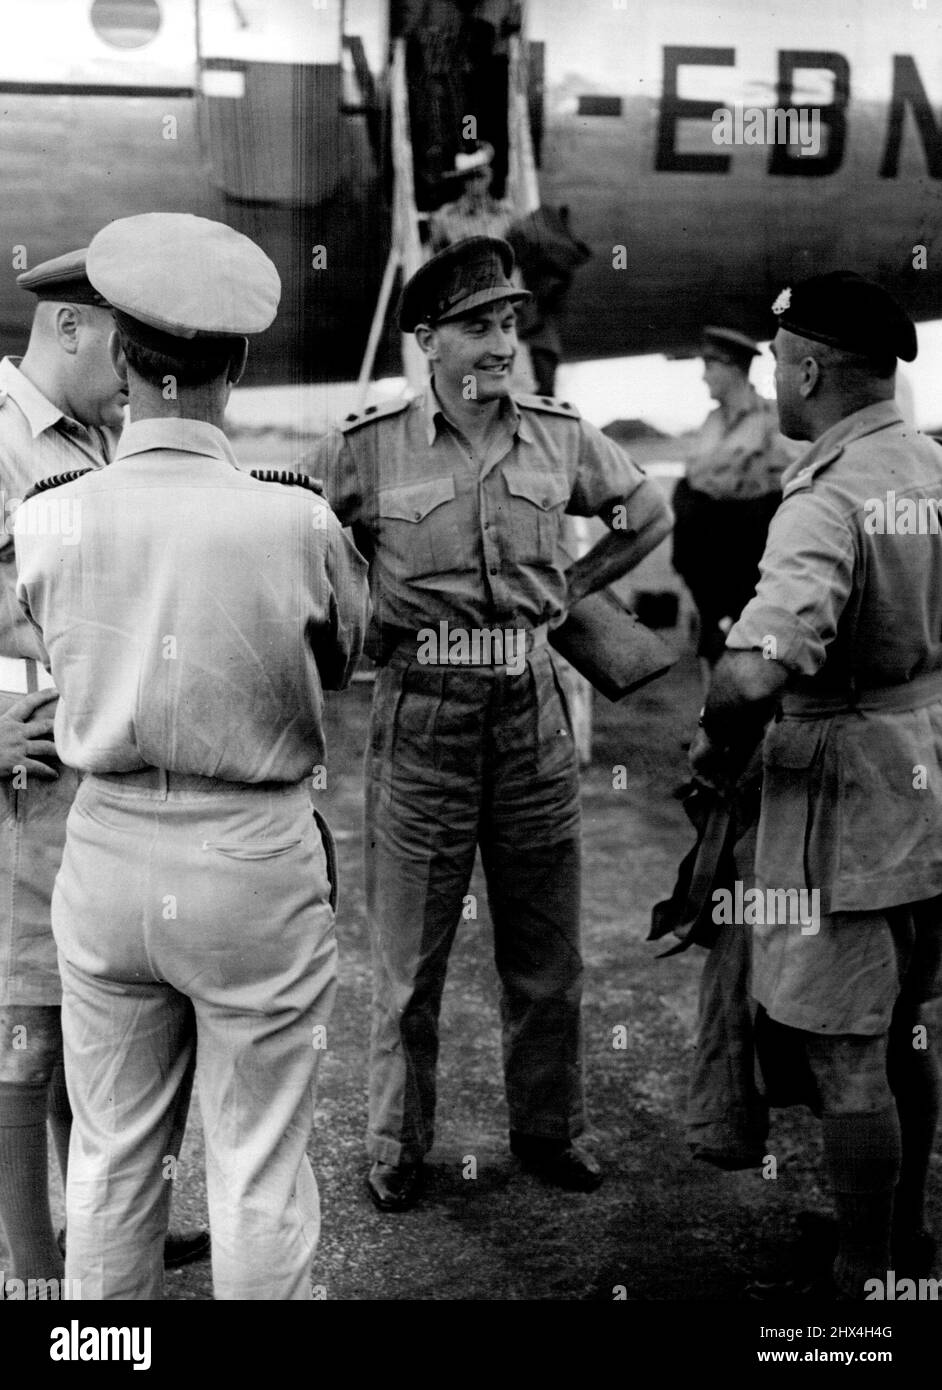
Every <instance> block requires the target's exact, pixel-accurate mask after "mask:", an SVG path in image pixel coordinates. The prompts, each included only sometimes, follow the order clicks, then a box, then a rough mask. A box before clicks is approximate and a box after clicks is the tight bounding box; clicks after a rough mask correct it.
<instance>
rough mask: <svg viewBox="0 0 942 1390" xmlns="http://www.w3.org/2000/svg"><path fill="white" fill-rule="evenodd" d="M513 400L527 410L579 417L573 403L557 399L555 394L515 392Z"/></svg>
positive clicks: (573, 417) (572, 418) (573, 418)
mask: <svg viewBox="0 0 942 1390" xmlns="http://www.w3.org/2000/svg"><path fill="white" fill-rule="evenodd" d="M514 400H515V401H516V402H517V404H518V405H522V406H525V407H526V409H527V410H543V411H546V413H547V414H548V415H568V417H569V419H570V420H579V419H581V416H580V415H579V412H578V410H577V409H576V407H575V406H574V405H570V404H569V402H568V401H558V400H557V399H556V397H555V396H526V395H524V396H518V395H516V394H515V395H514Z"/></svg>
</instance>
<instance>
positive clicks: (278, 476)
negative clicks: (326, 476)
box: [249, 468, 324, 497]
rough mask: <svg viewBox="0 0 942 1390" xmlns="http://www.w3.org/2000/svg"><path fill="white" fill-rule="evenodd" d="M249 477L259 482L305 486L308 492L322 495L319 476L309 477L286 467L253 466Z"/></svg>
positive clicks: (322, 490)
mask: <svg viewBox="0 0 942 1390" xmlns="http://www.w3.org/2000/svg"><path fill="white" fill-rule="evenodd" d="M249 477H250V478H257V479H258V481H259V482H260V483H287V484H288V486H289V487H306V488H307V490H308V492H316V493H317V494H318V496H319V497H323V495H324V484H323V483H322V482H321V481H320V479H319V478H309V477H308V476H307V475H306V474H305V473H291V472H289V470H288V469H287V468H253V469H251V471H250V473H249Z"/></svg>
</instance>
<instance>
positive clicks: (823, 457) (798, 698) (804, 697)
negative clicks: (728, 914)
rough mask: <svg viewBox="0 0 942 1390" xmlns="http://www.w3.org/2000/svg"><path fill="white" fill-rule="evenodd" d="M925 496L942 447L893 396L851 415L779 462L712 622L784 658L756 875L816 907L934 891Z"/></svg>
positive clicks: (934, 630) (769, 740)
mask: <svg viewBox="0 0 942 1390" xmlns="http://www.w3.org/2000/svg"><path fill="white" fill-rule="evenodd" d="M940 508H942V449H940V448H939V446H938V445H937V444H936V443H935V442H934V441H933V440H931V439H929V438H927V437H926V436H924V435H921V434H919V433H918V432H917V431H915V430H912V429H910V428H909V427H908V426H906V425H905V424H904V423H903V421H902V418H901V416H900V414H899V411H898V409H897V407H896V405H895V404H894V403H893V402H892V401H886V402H880V403H877V404H874V405H870V406H867V407H866V408H865V409H863V410H858V411H855V412H854V413H853V414H851V415H848V416H847V417H846V418H845V419H843V420H841V421H840V422H839V423H838V424H836V425H834V426H832V428H831V429H829V430H828V431H827V432H826V433H825V434H823V435H822V436H821V437H820V439H818V440H817V441H816V442H815V443H814V444H813V445H812V447H811V448H810V449H809V450H808V451H807V453H805V454H804V455H803V456H802V458H801V459H799V460H798V461H797V463H796V464H794V465H793V466H792V468H791V469H790V470H789V472H788V473H787V474H786V476H785V488H784V495H783V501H782V504H781V506H780V507H779V509H778V511H777V512H776V514H775V516H774V518H773V520H772V524H771V527H770V529H769V537H768V543H767V545H766V549H765V553H764V555H763V557H762V563H761V578H760V581H759V584H758V587H757V589H756V594H755V597H754V598H753V599H752V600H751V601H750V602H749V603H748V604H747V605H746V607H745V609H744V610H743V612H742V614H741V616H740V618H739V621H738V622H737V623H736V624H735V625H734V627H733V628H732V629H731V631H730V633H729V635H728V637H727V641H726V645H727V648H729V649H732V650H759V651H763V652H764V653H765V654H766V655H767V656H769V657H772V658H774V659H775V660H777V661H779V662H781V663H782V664H783V665H784V666H785V667H787V668H788V671H789V673H790V676H789V681H788V684H787V686H786V693H785V696H784V698H783V702H782V703H783V713H782V716H781V717H779V718H777V719H776V720H774V721H773V723H772V724H771V725H770V726H769V729H768V731H767V734H766V740H765V748H764V760H765V776H764V781H763V797H762V815H761V821H760V830H759V843H758V847H757V854H756V875H757V879H758V880H759V883H760V886H762V885H764V886H766V887H771V888H788V887H796V888H801V887H805V886H806V887H808V888H818V889H819V890H820V893H821V911H822V912H864V911H872V910H875V909H878V908H883V907H894V906H897V905H899V904H902V903H909V902H917V901H921V900H923V899H926V898H930V897H933V896H935V895H936V894H938V893H940V892H942V515H940ZM920 516H921V517H922V519H923V521H924V522H925V525H922V526H921V525H920ZM933 516H934V517H935V519H934V520H933V519H932V518H933Z"/></svg>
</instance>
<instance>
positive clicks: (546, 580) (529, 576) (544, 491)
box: [306, 386, 660, 635]
mask: <svg viewBox="0 0 942 1390" xmlns="http://www.w3.org/2000/svg"><path fill="white" fill-rule="evenodd" d="M306 471H308V472H310V473H312V474H313V475H314V476H316V477H319V478H323V479H324V480H325V484H326V487H327V495H328V497H329V498H330V501H331V505H332V506H333V508H334V510H335V511H336V513H337V516H338V517H339V518H340V520H341V522H342V523H343V524H344V525H345V526H352V528H353V534H354V538H355V539H356V541H357V544H358V545H359V547H360V549H361V550H362V552H363V554H364V555H366V556H367V558H368V559H369V560H370V562H371V564H370V584H371V588H372V595H373V609H374V621H375V622H376V623H377V625H378V626H380V627H382V628H387V627H389V628H394V629H401V630H402V631H403V632H404V633H411V634H413V635H414V634H415V633H416V631H417V630H418V629H419V628H421V627H424V626H426V625H428V624H429V623H438V622H439V621H441V620H446V621H449V622H451V623H453V624H456V625H461V626H463V627H468V628H482V627H501V628H507V627H515V628H516V627H524V628H535V627H538V626H540V625H541V624H543V623H550V624H552V623H555V622H557V621H558V620H559V619H561V617H562V616H563V615H564V613H565V611H566V595H567V585H566V579H565V574H564V571H565V570H566V568H567V567H568V565H569V563H570V560H569V557H568V556H567V555H566V554H565V552H563V551H562V550H561V548H560V540H561V534H562V527H563V519H564V516H565V514H566V513H567V512H569V513H572V514H574V515H576V516H596V515H600V514H601V515H602V516H603V519H605V520H606V522H607V523H608V524H609V525H610V526H611V525H612V524H613V521H614V523H615V525H616V527H618V529H623V530H624V531H625V532H626V533H628V534H630V533H631V532H633V531H635V530H637V529H639V525H640V521H639V518H642V517H644V516H645V515H646V513H647V509H648V508H649V507H650V504H651V500H652V498H651V492H652V491H653V492H654V494H655V496H656V498H657V501H658V503H659V504H660V493H659V492H657V490H656V488H655V485H654V484H653V483H651V482H650V481H649V480H648V479H647V478H646V477H645V475H644V474H643V472H642V471H641V469H640V468H638V467H637V465H636V464H634V463H633V462H632V461H631V459H630V458H629V457H628V455H627V454H625V453H624V451H623V450H621V449H620V448H619V447H618V446H617V445H616V444H614V443H613V442H612V441H611V440H610V439H608V438H607V437H606V436H605V435H604V434H602V433H601V432H600V431H599V430H597V429H595V427H594V426H592V425H590V424H588V423H587V422H586V421H584V420H582V419H580V417H579V415H578V412H577V411H575V410H574V409H573V408H572V407H571V406H567V405H564V404H561V403H559V402H555V401H551V400H549V398H543V397H526V396H524V397H517V398H516V399H515V400H514V399H510V398H508V399H507V401H506V404H505V406H504V408H503V411H502V414H501V430H500V432H499V434H498V436H497V439H496V441H495V443H494V445H493V446H492V448H491V450H490V452H489V454H488V456H487V457H486V458H476V457H475V456H474V454H473V451H472V449H471V447H470V445H469V444H468V441H467V440H466V439H465V438H464V437H463V435H462V434H461V433H460V432H459V430H458V429H456V427H455V426H454V425H452V424H451V423H450V422H449V421H448V419H447V418H446V416H445V414H444V412H443V411H442V409H441V406H440V404H439V401H438V397H437V396H436V395H435V392H434V390H433V388H432V387H431V386H429V387H428V388H427V390H426V391H425V392H424V393H423V394H421V395H420V396H417V397H416V398H415V399H413V400H412V401H410V402H408V403H403V402H394V403H392V404H390V405H387V406H380V407H373V408H372V411H371V413H369V414H364V415H362V416H358V417H355V418H354V419H353V420H351V421H350V422H349V423H348V424H347V425H346V426H345V427H343V428H342V429H340V430H335V431H333V432H332V433H331V434H329V435H327V436H326V437H325V438H324V439H323V440H322V441H320V443H319V445H318V446H317V448H316V450H315V452H314V455H313V457H312V458H311V460H310V461H309V463H308V465H307V466H306ZM613 507H620V508H621V511H620V512H614V511H613V510H612V508H613Z"/></svg>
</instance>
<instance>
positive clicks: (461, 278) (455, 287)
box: [399, 236, 532, 333]
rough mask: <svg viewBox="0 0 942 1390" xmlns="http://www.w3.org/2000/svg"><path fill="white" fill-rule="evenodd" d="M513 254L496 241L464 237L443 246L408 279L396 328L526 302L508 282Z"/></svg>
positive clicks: (410, 329) (405, 329)
mask: <svg viewBox="0 0 942 1390" xmlns="http://www.w3.org/2000/svg"><path fill="white" fill-rule="evenodd" d="M513 269H514V253H513V251H512V250H511V248H510V246H509V245H508V243H507V242H506V241H502V240H501V239H500V237H492V236H469V237H465V238H464V239H463V240H462V241H456V242H455V243H454V244H453V245H452V246H446V247H445V249H444V251H439V253H438V255H437V256H432V258H431V260H428V261H426V262H425V264H424V265H423V266H420V267H419V269H418V270H417V271H416V272H415V274H414V275H413V276H412V279H411V280H409V281H408V282H407V284H406V285H405V286H404V288H403V291H402V296H401V298H400V300H399V327H400V329H401V330H402V332H403V333H414V332H415V330H416V328H417V327H418V325H419V324H420V323H428V324H435V323H443V322H445V321H446V320H447V319H456V318H459V317H460V316H461V315H462V314H469V313H470V312H471V311H472V310H473V309H478V308H480V307H481V305H482V304H496V303H498V302H499V301H500V300H502V299H510V300H521V301H522V300H525V299H531V298H532V295H531V294H530V291H529V290H524V289H521V288H520V286H519V285H514V284H513V283H512V282H511V279H510V277H511V275H512V274H513Z"/></svg>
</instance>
